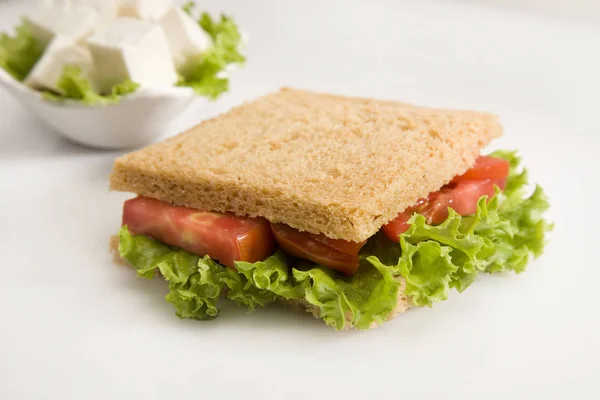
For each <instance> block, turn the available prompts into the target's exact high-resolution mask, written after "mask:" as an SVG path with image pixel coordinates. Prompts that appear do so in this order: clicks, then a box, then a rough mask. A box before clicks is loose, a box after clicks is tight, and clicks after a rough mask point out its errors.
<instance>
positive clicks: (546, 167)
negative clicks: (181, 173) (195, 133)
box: [0, 0, 600, 400]
mask: <svg viewBox="0 0 600 400" xmlns="http://www.w3.org/2000/svg"><path fill="white" fill-rule="evenodd" d="M487 3H490V4H491V5H483V4H475V2H473V1H467V0H465V1H462V2H460V1H459V2H452V1H443V2H433V1H425V0H424V1H419V2H416V1H370V2H366V1H364V2H359V1H343V2H342V1H315V0H307V1H302V2H282V1H275V0H273V1H267V0H260V1H256V0H255V1H208V2H204V5H205V7H207V8H208V9H209V10H212V11H217V10H219V9H223V10H225V11H227V12H228V13H231V14H233V15H234V16H236V18H237V20H238V21H239V22H240V24H242V25H243V26H244V27H245V28H246V29H247V30H248V31H249V32H250V34H251V45H250V48H249V62H248V65H247V67H246V68H245V69H244V70H243V71H241V72H240V73H237V74H236V75H235V77H234V80H233V86H232V89H233V90H232V92H231V93H230V94H228V95H226V96H224V97H223V98H222V99H221V100H219V102H218V103H216V104H213V105H211V106H210V107H208V108H205V109H202V110H200V109H197V108H195V109H192V110H191V111H190V112H188V113H187V114H186V115H185V117H184V118H183V119H182V120H181V121H180V122H179V124H178V126H177V127H176V128H177V129H182V128H184V127H186V126H188V125H190V124H192V123H194V122H197V121H199V120H200V119H201V118H202V117H205V116H208V115H214V114H215V113H218V112H221V111H225V110H226V109H228V108H229V107H230V106H232V105H234V104H238V103H240V102H241V101H243V100H245V99H248V98H252V97H256V96H258V95H260V94H263V93H265V92H267V91H269V90H272V89H276V88H277V87H279V86H280V85H290V86H296V87H302V88H308V89H317V90H323V91H332V92H338V93H344V94H352V95H365V96H372V97H380V98H389V99H399V100H406V101H411V102H415V103H420V104H427V105H434V106H437V105H439V106H448V107H460V108H474V109H482V110H491V111H494V112H496V113H498V114H499V115H500V116H501V119H502V122H503V124H504V126H505V129H506V134H505V136H504V137H503V138H502V139H500V140H498V141H497V142H496V143H495V144H494V145H493V147H502V148H517V149H519V150H520V151H521V153H522V154H523V155H524V156H525V162H526V164H527V165H528V167H529V169H530V172H531V176H532V178H533V179H534V180H536V181H538V182H539V183H541V184H542V185H543V186H544V187H545V188H546V189H547V191H548V193H549V195H550V197H551V201H552V205H553V209H552V211H551V215H550V216H551V218H552V219H553V220H554V221H555V223H556V230H555V232H554V233H553V235H552V238H551V242H550V244H549V246H548V248H547V252H546V254H545V255H544V257H543V258H541V259H540V260H537V261H535V262H533V263H532V264H531V266H530V268H529V270H528V271H527V273H525V274H522V275H519V276H514V275H506V276H492V277H490V276H485V277H481V279H479V280H478V281H477V282H476V283H475V284H474V285H473V286H471V287H470V288H469V289H468V290H467V291H466V292H465V293H463V294H456V293H453V294H452V295H451V298H450V299H449V300H448V301H447V302H444V303H440V304H437V305H436V306H435V307H434V308H433V309H415V310H411V311H410V312H408V313H406V314H405V315H401V316H399V317H398V318H397V319H395V320H394V321H392V322H390V323H388V324H387V325H385V326H384V327H382V328H380V329H377V330H373V331H369V332H350V333H337V332H335V331H333V330H331V329H329V328H327V327H325V326H324V325H322V323H321V322H319V321H317V320H313V319H312V318H311V317H309V316H308V315H303V314H290V313H287V312H284V311H282V310H279V309H268V310H260V311H258V312H256V313H255V314H246V313H245V312H244V311H242V310H240V309H238V308H236V307H235V306H225V307H223V310H222V315H221V316H220V317H219V318H218V319H217V320H215V321H212V322H207V323H202V322H193V321H180V320H178V319H177V318H175V317H174V315H173V310H172V309H171V308H170V306H169V305H168V304H166V303H165V302H164V300H163V299H162V296H164V294H165V292H166V288H165V285H164V284H163V283H162V282H159V281H156V282H148V281H145V280H141V279H139V278H136V277H135V274H134V273H132V272H131V271H129V270H127V269H125V268H120V267H116V266H114V265H113V264H112V262H111V258H110V255H109V254H108V251H107V241H108V238H109V236H110V235H112V234H114V233H115V232H116V230H117V229H118V226H119V221H120V211H121V205H122V201H123V200H124V199H125V198H127V195H124V194H117V193H109V192H108V190H107V175H108V173H109V172H110V168H111V163H112V160H113V159H114V157H115V156H116V155H118V152H102V151H94V150H91V149H86V148H82V147H79V146H77V145H75V144H72V143H69V142H67V141H66V140H64V139H62V138H60V137H58V136H57V135H56V134H54V133H53V132H51V131H49V130H48V129H47V128H45V127H44V126H42V125H41V124H40V123H39V122H37V121H36V120H35V119H33V118H32V117H31V116H30V114H29V113H28V112H27V110H26V109H24V108H23V107H22V106H21V105H19V104H17V103H16V102H15V101H14V100H13V99H12V98H11V97H10V96H9V95H8V94H7V93H6V92H3V91H0V268H2V271H1V272H2V280H3V284H2V285H1V286H0V399H10V400H12V399H138V398H140V399H165V398H169V399H184V398H265V399H269V398H278V399H315V398H331V399H334V398H354V397H356V398H386V399H387V398H419V399H421V398H425V399H427V398H440V397H441V396H443V397H450V398H454V397H456V398H462V399H482V398H483V399H496V398H498V399H506V398H511V399H520V398H523V399H531V398H537V396H540V397H541V398H544V399H554V398H556V399H562V398H582V399H592V398H600V390H599V389H598V385H597V375H598V372H600V367H599V361H600V344H599V341H600V318H599V312H598V306H599V305H600V304H599V301H598V294H597V292H598V287H599V281H600V272H599V271H600V261H599V259H598V247H599V246H598V242H597V240H598V237H599V236H598V233H597V230H598V223H599V222H600V221H599V218H598V211H597V210H598V200H597V199H598V195H599V194H600V193H599V190H598V183H599V182H600V178H599V177H598V174H597V171H598V168H597V161H598V154H599V150H600V140H599V137H598V135H599V131H598V124H597V120H598V117H597V116H598V114H599V111H598V110H599V106H600V101H599V97H598V94H599V93H600V75H599V72H598V71H600V59H599V56H598V50H599V43H600V28H599V27H598V23H597V22H598V20H597V19H595V15H598V14H597V12H598V7H596V6H594V4H593V2H591V1H588V2H585V1H583V0H580V1H579V2H573V3H572V4H573V7H567V6H563V7H562V8H561V4H560V3H561V2H558V1H553V2H547V3H545V4H542V3H543V2H541V1H538V2H537V3H536V2H533V1H528V2H526V3H523V4H516V3H517V2H516V1H510V2H507V3H505V4H504V5H503V6H498V7H497V6H495V5H494V4H493V3H501V1H500V0H496V1H489V2H487ZM487 3H486V4H487ZM562 3H571V2H566V1H565V2H562ZM26 4H27V2H24V1H20V0H19V1H8V2H2V3H0V27H1V28H7V27H8V26H9V25H10V24H11V23H13V22H15V21H16V19H17V17H18V15H19V14H20V12H21V10H22V9H23V8H24V6H25V5H26ZM577 7H583V8H582V10H584V11H583V12H580V11H578V9H577ZM557 10H558V11H557ZM561 10H563V11H561ZM536 12H539V13H536ZM594 13H596V14H594ZM173 133H174V132H173Z"/></svg>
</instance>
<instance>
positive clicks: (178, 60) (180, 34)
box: [159, 7, 212, 68]
mask: <svg viewBox="0 0 600 400" xmlns="http://www.w3.org/2000/svg"><path fill="white" fill-rule="evenodd" d="M159 23H160V25H161V26H162V27H163V30H164V31H165V35H167V40H168V41H169V46H170V47H171V53H172V54H173V60H174V61H175V65H176V66H177V67H178V68H181V67H183V66H184V65H185V63H186V62H187V61H190V60H192V59H193V58H194V57H196V56H198V55H200V54H202V53H204V52H205V51H206V50H208V48H210V47H211V46H212V39H211V37H210V35H209V34H208V33H206V32H205V31H204V30H203V29H202V28H201V27H200V25H199V24H198V23H197V22H196V21H194V19H192V17H190V16H189V15H188V14H186V13H185V12H184V11H183V10H181V8H179V7H171V8H169V10H168V11H167V12H166V13H165V14H164V15H163V16H162V18H161V19H160V20H159Z"/></svg>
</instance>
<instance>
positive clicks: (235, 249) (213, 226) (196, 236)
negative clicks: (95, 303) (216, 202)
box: [123, 197, 275, 267]
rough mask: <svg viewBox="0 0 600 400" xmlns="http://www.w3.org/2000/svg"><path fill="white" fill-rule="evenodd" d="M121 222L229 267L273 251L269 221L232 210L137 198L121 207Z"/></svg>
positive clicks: (142, 233) (139, 231)
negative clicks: (224, 211) (198, 207)
mask: <svg viewBox="0 0 600 400" xmlns="http://www.w3.org/2000/svg"><path fill="white" fill-rule="evenodd" d="M123 225H127V227H128V228H129V230H130V232H131V233H133V234H136V235H146V236H150V237H152V238H154V239H157V240H160V241H161V242H164V243H166V244H169V245H171V246H175V247H179V248H181V249H184V250H187V251H189V252H190V253H192V254H196V255H198V256H205V255H208V256H210V257H211V258H212V259H214V260H218V261H219V262H220V263H221V264H223V265H226V266H228V267H233V266H234V263H233V261H234V260H235V261H248V262H256V261H262V260H264V259H265V258H267V257H268V256H270V255H271V254H273V252H274V250H275V242H274V240H273V234H272V232H271V228H270V227H269V222H268V221H267V220H265V219H262V218H247V217H238V216H236V215H234V214H232V213H217V212H208V211H198V210H194V209H191V208H186V207H178V206H173V205H171V204H168V203H165V202H162V201H158V200H154V199H149V198H146V197H137V198H135V199H131V200H127V201H126V202H125V204H124V206H123Z"/></svg>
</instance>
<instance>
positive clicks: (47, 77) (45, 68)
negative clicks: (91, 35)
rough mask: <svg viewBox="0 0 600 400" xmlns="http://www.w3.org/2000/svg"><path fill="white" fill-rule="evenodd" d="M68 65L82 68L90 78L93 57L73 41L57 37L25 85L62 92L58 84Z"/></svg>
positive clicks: (60, 36)
mask: <svg viewBox="0 0 600 400" xmlns="http://www.w3.org/2000/svg"><path fill="white" fill-rule="evenodd" d="M67 65H75V66H78V67H80V68H81V70H82V71H83V73H84V75H85V76H87V77H89V76H90V74H91V71H92V57H91V55H90V53H89V51H88V50H87V49H86V48H85V47H82V46H79V45H78V44H77V43H75V42H74V41H73V39H71V38H69V37H67V36H62V35H56V36H55V37H54V39H52V41H51V42H50V44H49V45H48V47H47V48H46V51H45V52H44V55H43V56H42V58H40V60H39V61H38V62H37V63H36V64H35V67H34V68H33V69H32V70H31V72H29V75H27V78H25V84H26V85H28V86H30V87H32V88H34V89H49V90H53V91H55V92H60V90H59V89H58V88H57V86H56V84H57V82H58V80H59V79H60V77H61V76H62V74H63V71H64V68H65V66H67Z"/></svg>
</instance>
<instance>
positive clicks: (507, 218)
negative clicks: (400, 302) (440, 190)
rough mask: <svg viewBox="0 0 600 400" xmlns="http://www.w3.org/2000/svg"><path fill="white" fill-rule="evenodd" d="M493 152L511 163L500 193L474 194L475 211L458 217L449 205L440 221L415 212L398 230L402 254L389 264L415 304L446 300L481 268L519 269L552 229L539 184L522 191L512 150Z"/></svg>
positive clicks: (520, 172) (539, 251) (524, 184)
mask: <svg viewBox="0 0 600 400" xmlns="http://www.w3.org/2000/svg"><path fill="white" fill-rule="evenodd" d="M493 155H495V156H497V157H503V158H506V159H507V160H509V161H510V163H511V167H512V168H511V174H510V176H509V179H508V182H507V186H506V190H505V191H504V192H500V191H499V190H497V193H496V195H495V196H494V198H493V199H491V200H490V201H489V202H488V201H487V198H486V197H485V196H484V197H482V198H481V199H479V202H478V205H477V213H476V214H475V215H472V216H468V217H461V216H460V215H458V214H457V213H456V212H454V211H453V210H450V213H449V217H448V219H447V220H446V221H445V222H444V223H443V224H441V225H437V226H432V225H428V224H427V223H426V219H425V217H423V216H422V215H414V216H413V217H412V219H411V220H410V222H411V224H412V226H411V228H410V229H409V230H408V231H407V232H405V233H404V234H402V235H401V237H400V239H401V241H400V246H401V249H402V252H401V256H400V259H399V261H398V263H397V264H396V265H395V266H392V268H393V269H394V271H395V272H397V273H399V274H400V275H401V276H402V277H403V278H404V279H405V280H406V283H407V285H406V294H408V295H409V296H411V297H412V300H413V303H414V304H415V305H417V306H430V307H431V305H432V304H433V302H435V301H439V300H444V299H446V298H447V297H448V291H449V289H450V288H456V289H457V290H458V291H461V292H462V291H463V290H465V289H466V288H467V287H468V286H469V285H470V284H471V283H472V282H473V281H474V280H475V277H476V275H477V274H478V273H479V272H482V271H485V272H504V271H514V272H517V273H520V272H523V271H524V270H525V267H526V265H527V263H528V262H529V260H530V257H531V256H532V255H533V256H534V257H538V256H540V255H541V254H542V251H543V248H544V245H545V234H546V232H547V231H549V230H550V229H551V228H552V226H551V225H550V224H549V223H548V222H547V221H545V220H544V218H543V213H544V211H546V210H547V209H548V207H549V204H548V201H547V199H546V196H545V194H544V192H543V190H542V189H541V188H540V187H539V186H537V187H536V188H535V190H534V191H533V193H532V194H531V195H528V194H527V193H528V185H527V174H526V172H525V171H524V170H520V169H519V163H520V160H519V159H518V157H516V155H515V153H511V152H498V153H495V154H493Z"/></svg>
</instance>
